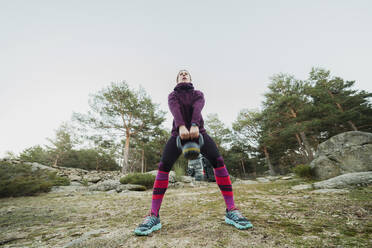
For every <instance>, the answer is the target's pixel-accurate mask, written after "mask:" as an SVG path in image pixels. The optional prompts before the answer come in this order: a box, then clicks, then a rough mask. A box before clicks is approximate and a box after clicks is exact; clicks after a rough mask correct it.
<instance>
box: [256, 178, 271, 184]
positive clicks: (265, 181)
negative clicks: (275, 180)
mask: <svg viewBox="0 0 372 248" xmlns="http://www.w3.org/2000/svg"><path fill="white" fill-rule="evenodd" d="M256 180H257V181H258V182H260V183H268V182H270V180H269V179H267V178H265V177H257V178H256Z"/></svg>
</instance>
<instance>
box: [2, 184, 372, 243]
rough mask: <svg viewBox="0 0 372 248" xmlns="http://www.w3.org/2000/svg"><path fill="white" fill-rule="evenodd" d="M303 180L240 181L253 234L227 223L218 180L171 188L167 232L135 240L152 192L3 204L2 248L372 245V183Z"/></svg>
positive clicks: (57, 195) (165, 210) (61, 195)
mask: <svg viewBox="0 0 372 248" xmlns="http://www.w3.org/2000/svg"><path fill="white" fill-rule="evenodd" d="M289 179H290V178H289ZM263 181H265V180H263ZM306 183H309V182H304V181H303V180H302V179H293V180H283V179H280V180H276V181H269V180H266V182H253V181H236V182H235V183H234V185H233V187H234V192H235V201H236V203H237V206H238V207H240V208H241V210H242V212H243V213H244V215H246V216H247V217H248V218H249V219H250V220H251V222H252V223H253V225H254V228H253V229H250V230H237V229H234V227H232V226H229V225H227V224H225V223H224V220H223V217H224V201H223V199H222V196H221V193H220V191H219V189H218V187H217V185H216V184H215V183H200V184H194V185H191V186H189V187H178V188H176V187H175V186H172V185H171V186H170V188H169V189H168V191H167V193H166V195H165V198H164V201H163V205H162V209H161V212H160V216H161V221H162V224H163V228H162V229H161V230H160V231H158V232H155V233H153V234H152V235H151V236H149V237H138V236H135V235H133V230H134V228H135V227H136V226H137V225H138V224H139V223H140V222H141V221H142V220H143V217H144V215H145V214H146V213H147V211H148V209H149V206H150V203H151V195H152V191H151V190H148V191H144V192H134V191H130V192H121V193H116V192H113V191H108V192H99V191H93V192H92V191H85V192H84V191H78V192H63V191H61V192H53V193H47V194H42V195H39V196H33V197H19V198H5V199H0V246H1V247H72V248H73V247H371V246H372V197H371V196H372V186H367V187H359V188H354V189H351V190H344V191H336V193H332V192H330V193H321V192H320V193H319V192H317V191H314V190H312V189H303V190H293V189H292V187H293V186H295V185H300V184H306Z"/></svg>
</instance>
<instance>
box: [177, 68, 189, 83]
mask: <svg viewBox="0 0 372 248" xmlns="http://www.w3.org/2000/svg"><path fill="white" fill-rule="evenodd" d="M190 82H191V76H190V74H189V72H188V71H184V70H183V71H180V72H179V73H178V76H177V83H190Z"/></svg>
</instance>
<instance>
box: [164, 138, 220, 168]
mask: <svg viewBox="0 0 372 248" xmlns="http://www.w3.org/2000/svg"><path fill="white" fill-rule="evenodd" d="M201 135H203V138H204V145H203V146H202V148H201V149H200V153H201V154H202V155H203V156H204V157H205V158H206V159H208V160H209V162H211V164H212V166H213V167H214V168H217V167H220V166H221V162H220V161H221V160H222V158H221V155H220V153H219V151H218V148H217V146H216V143H215V142H214V140H213V139H212V138H211V137H210V136H209V135H208V134H206V133H204V134H201ZM176 139H177V137H174V136H172V137H170V139H169V140H168V142H167V144H166V145H165V147H164V151H163V155H162V157H161V162H160V164H159V170H161V171H166V172H169V171H170V170H171V169H172V167H173V165H174V163H175V162H176V161H177V159H178V157H179V156H180V155H181V153H182V152H181V151H180V150H179V149H178V148H177V143H176ZM218 158H219V159H218Z"/></svg>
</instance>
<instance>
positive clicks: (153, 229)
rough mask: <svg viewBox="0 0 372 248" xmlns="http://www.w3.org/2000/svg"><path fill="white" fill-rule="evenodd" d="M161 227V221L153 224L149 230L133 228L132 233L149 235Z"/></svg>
mask: <svg viewBox="0 0 372 248" xmlns="http://www.w3.org/2000/svg"><path fill="white" fill-rule="evenodd" d="M160 229H161V223H159V224H157V225H155V226H153V227H152V228H151V229H150V230H147V231H143V232H142V231H140V230H134V233H135V234H136V235H139V236H147V235H149V234H150V233H152V232H154V231H158V230H160Z"/></svg>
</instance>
